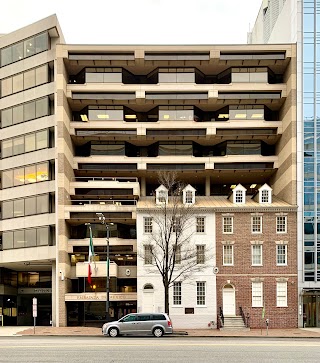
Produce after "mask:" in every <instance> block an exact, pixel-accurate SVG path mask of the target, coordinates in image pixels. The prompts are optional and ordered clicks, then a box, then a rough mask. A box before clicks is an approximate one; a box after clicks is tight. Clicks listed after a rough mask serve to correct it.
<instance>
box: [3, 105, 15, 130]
mask: <svg viewBox="0 0 320 363" xmlns="http://www.w3.org/2000/svg"><path fill="white" fill-rule="evenodd" d="M10 125H12V108H7V109H6V110H2V111H1V127H7V126H10Z"/></svg>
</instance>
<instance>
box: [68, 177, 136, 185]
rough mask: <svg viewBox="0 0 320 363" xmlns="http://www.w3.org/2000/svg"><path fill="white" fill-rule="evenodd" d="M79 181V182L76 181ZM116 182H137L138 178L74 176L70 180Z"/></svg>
mask: <svg viewBox="0 0 320 363" xmlns="http://www.w3.org/2000/svg"><path fill="white" fill-rule="evenodd" d="M78 179H80V180H78ZM83 180H85V181H118V182H122V183H124V182H138V178H136V177H124V176H117V177H116V178H112V177H108V176H104V177H101V176H99V177H96V176H94V177H87V176H75V177H73V178H72V179H71V181H83Z"/></svg>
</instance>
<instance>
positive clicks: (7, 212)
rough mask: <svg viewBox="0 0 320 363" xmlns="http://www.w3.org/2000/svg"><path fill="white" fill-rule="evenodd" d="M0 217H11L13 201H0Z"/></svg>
mask: <svg viewBox="0 0 320 363" xmlns="http://www.w3.org/2000/svg"><path fill="white" fill-rule="evenodd" d="M2 218H3V219H6V218H13V201H12V200H9V201H7V202H2Z"/></svg>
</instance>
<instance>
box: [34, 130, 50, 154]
mask: <svg viewBox="0 0 320 363" xmlns="http://www.w3.org/2000/svg"><path fill="white" fill-rule="evenodd" d="M46 147H48V131H47V130H42V131H38V132H37V133H36V148H37V150H40V149H44V148H46Z"/></svg>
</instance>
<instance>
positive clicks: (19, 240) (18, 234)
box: [13, 231, 24, 248]
mask: <svg viewBox="0 0 320 363" xmlns="http://www.w3.org/2000/svg"><path fill="white" fill-rule="evenodd" d="M23 247H24V231H13V248H23Z"/></svg>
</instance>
